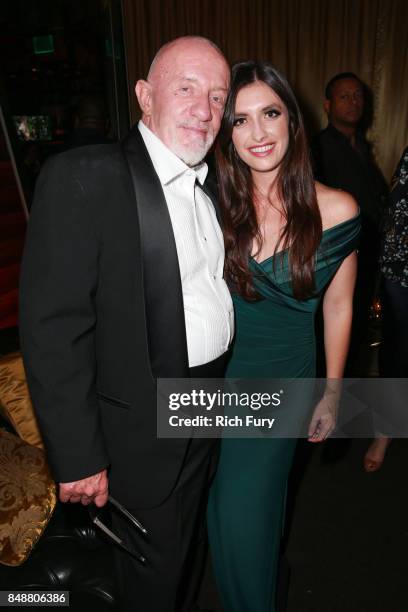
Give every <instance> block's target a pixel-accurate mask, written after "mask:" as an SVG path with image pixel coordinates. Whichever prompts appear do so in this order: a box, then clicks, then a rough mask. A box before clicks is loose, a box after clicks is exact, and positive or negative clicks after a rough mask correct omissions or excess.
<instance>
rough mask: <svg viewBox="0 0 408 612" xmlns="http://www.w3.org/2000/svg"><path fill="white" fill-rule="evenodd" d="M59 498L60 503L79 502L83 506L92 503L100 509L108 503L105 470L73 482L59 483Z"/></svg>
mask: <svg viewBox="0 0 408 612" xmlns="http://www.w3.org/2000/svg"><path fill="white" fill-rule="evenodd" d="M59 498H60V500H61V501H62V502H67V501H70V502H73V503H75V502H81V504H83V505H84V506H87V505H88V504H90V503H92V502H94V504H95V506H98V508H100V507H101V506H104V505H105V504H106V502H107V501H108V476H107V473H106V470H102V472H98V474H94V475H93V476H88V478H83V479H82V480H76V481H75V482H60V483H59Z"/></svg>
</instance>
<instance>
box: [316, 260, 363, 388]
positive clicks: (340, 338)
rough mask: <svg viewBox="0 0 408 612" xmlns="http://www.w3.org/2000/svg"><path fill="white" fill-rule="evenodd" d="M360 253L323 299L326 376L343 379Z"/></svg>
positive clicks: (341, 271)
mask: <svg viewBox="0 0 408 612" xmlns="http://www.w3.org/2000/svg"><path fill="white" fill-rule="evenodd" d="M356 274H357V254H356V253H355V252H354V253H351V254H350V255H349V256H348V257H347V258H346V259H345V260H344V261H343V263H342V264H341V266H340V268H339V269H338V270H337V272H336V274H335V276H334V277H333V279H332V281H331V283H330V285H329V287H328V288H327V291H326V293H325V296H324V299H323V321H324V348H325V355H326V377H327V378H328V379H329V380H330V379H338V378H342V376H343V372H344V366H345V363H346V358H347V352H348V348H349V344H350V333H351V323H352V318H353V293H354V285H355V282H356Z"/></svg>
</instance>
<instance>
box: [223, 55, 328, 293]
mask: <svg viewBox="0 0 408 612" xmlns="http://www.w3.org/2000/svg"><path fill="white" fill-rule="evenodd" d="M256 81H261V82H263V83H265V84H266V85H269V87H270V88H271V89H273V91H274V92H275V93H276V94H277V95H278V96H279V98H280V99H281V100H282V102H283V103H284V104H285V106H286V108H287V111H288V115H289V144H288V149H287V151H286V154H285V156H284V158H283V160H282V162H281V164H280V166H279V170H278V174H277V179H276V181H277V182H276V188H277V191H276V193H277V195H278V197H279V198H280V201H281V205H282V208H283V215H284V217H285V220H286V223H285V227H284V229H283V232H282V235H281V239H280V240H278V243H277V246H276V248H275V255H276V253H277V249H278V246H280V247H281V248H280V249H279V251H280V253H283V252H284V251H285V250H288V254H289V267H290V274H291V282H292V289H293V293H294V296H295V297H296V298H297V299H298V300H302V299H305V298H307V297H309V296H311V295H312V294H313V290H314V264H315V253H316V250H317V248H318V246H319V244H320V241H321V237H322V221H321V217H320V212H319V208H318V205H317V199H316V190H315V185H314V180H313V173H312V168H311V163H310V158H309V147H308V143H307V139H306V133H305V129H304V125H303V120H302V115H301V112H300V109H299V107H298V104H297V102H296V98H295V96H294V94H293V91H292V89H291V87H290V85H289V83H288V82H287V80H286V79H285V78H284V77H283V76H282V75H281V74H280V73H279V72H278V71H277V70H275V68H273V66H271V64H269V63H268V62H256V61H247V62H241V63H239V64H235V66H234V67H233V69H232V82H231V90H230V93H229V96H228V99H227V102H226V106H225V114H224V118H223V121H222V125H221V131H220V135H219V138H218V143H217V146H216V150H215V155H216V160H217V174H218V182H219V189H220V202H221V207H222V214H223V217H224V230H225V247H226V268H225V272H226V278H227V281H228V282H229V284H230V285H231V287H232V289H233V290H234V291H236V292H238V293H239V294H240V295H242V297H244V298H245V299H247V300H249V301H255V300H257V299H259V295H258V294H257V292H256V289H255V287H254V279H253V275H252V274H251V272H250V268H249V256H250V254H251V250H252V245H253V242H254V240H255V241H256V243H257V245H259V249H260V248H261V246H262V235H261V232H260V227H259V224H258V220H257V215H256V210H255V206H254V184H253V180H252V176H251V171H250V169H249V167H248V166H247V165H246V164H245V162H243V161H242V160H241V159H240V158H239V156H238V154H237V153H236V151H235V148H234V145H233V142H232V130H233V127H234V118H235V104H236V99H237V95H238V92H239V91H240V90H241V89H242V88H243V87H246V86H247V85H250V84H252V83H255V82H256ZM274 263H276V258H275V262H274Z"/></svg>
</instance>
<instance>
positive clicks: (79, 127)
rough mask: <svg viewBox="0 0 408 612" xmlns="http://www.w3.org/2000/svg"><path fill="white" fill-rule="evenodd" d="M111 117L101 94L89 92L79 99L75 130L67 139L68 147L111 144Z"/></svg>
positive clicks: (66, 145)
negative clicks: (109, 136) (109, 134)
mask: <svg viewBox="0 0 408 612" xmlns="http://www.w3.org/2000/svg"><path fill="white" fill-rule="evenodd" d="M108 133H109V117H108V111H107V108H106V104H105V101H104V100H103V98H102V97H101V96H97V95H92V94H88V95H85V96H82V97H81V98H80V99H79V102H78V106H77V108H76V111H75V116H74V130H73V132H72V133H71V134H70V135H69V136H68V138H67V139H66V141H65V148H66V149H74V148H76V147H83V146H86V145H96V144H109V143H110V142H112V141H111V140H110V139H109V138H108Z"/></svg>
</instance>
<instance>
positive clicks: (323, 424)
mask: <svg viewBox="0 0 408 612" xmlns="http://www.w3.org/2000/svg"><path fill="white" fill-rule="evenodd" d="M338 382H339V381H337V383H338ZM336 386H337V385H336ZM338 406H339V390H338V389H326V391H325V393H324V395H323V397H322V399H321V400H320V402H319V403H318V404H317V406H316V408H315V409H314V412H313V416H312V420H311V421H310V425H309V431H308V440H309V442H323V441H324V440H325V439H326V438H328V437H329V436H330V434H331V433H332V432H333V431H334V429H335V427H336V421H337V413H338Z"/></svg>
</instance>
